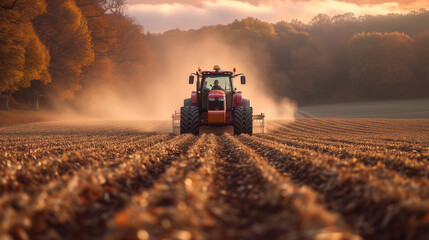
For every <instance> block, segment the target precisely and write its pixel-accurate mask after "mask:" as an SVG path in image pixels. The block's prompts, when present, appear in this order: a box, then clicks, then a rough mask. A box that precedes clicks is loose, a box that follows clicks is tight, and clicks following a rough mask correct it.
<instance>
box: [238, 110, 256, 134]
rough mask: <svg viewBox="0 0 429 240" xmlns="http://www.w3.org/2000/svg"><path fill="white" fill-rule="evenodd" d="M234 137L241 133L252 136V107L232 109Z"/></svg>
mask: <svg viewBox="0 0 429 240" xmlns="http://www.w3.org/2000/svg"><path fill="white" fill-rule="evenodd" d="M233 118H234V135H240V134H241V133H245V134H249V135H252V133H253V109H252V107H243V106H240V107H236V108H235V109H234V114H233Z"/></svg>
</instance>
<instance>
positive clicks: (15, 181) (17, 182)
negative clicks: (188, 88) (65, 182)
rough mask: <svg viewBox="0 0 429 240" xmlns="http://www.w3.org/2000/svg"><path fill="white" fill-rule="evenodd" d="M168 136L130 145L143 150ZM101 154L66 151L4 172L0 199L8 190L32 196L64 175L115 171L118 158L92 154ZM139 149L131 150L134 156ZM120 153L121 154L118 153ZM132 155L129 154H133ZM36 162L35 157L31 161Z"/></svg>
mask: <svg viewBox="0 0 429 240" xmlns="http://www.w3.org/2000/svg"><path fill="white" fill-rule="evenodd" d="M171 138H172V137H171V136H168V135H155V136H148V137H147V138H146V139H144V140H139V141H137V142H133V143H132V145H133V146H135V144H138V148H139V149H145V148H148V147H151V146H154V145H155V144H158V143H160V142H163V141H164V142H165V141H168V140H170V139H171ZM118 144H119V145H122V146H123V148H124V149H127V148H129V147H128V146H129V145H130V143H129V142H128V144H120V143H118ZM97 151H101V149H93V151H88V152H86V151H84V150H82V151H78V152H73V151H71V152H67V154H63V155H62V156H61V157H58V156H57V157H55V155H53V156H51V157H50V158H45V159H43V158H42V159H38V160H34V161H26V163H25V164H23V165H19V167H17V166H13V167H9V168H7V169H4V170H3V171H2V172H1V174H0V177H1V180H0V190H1V192H0V196H1V195H2V194H4V193H6V192H11V191H15V192H16V191H24V192H28V193H36V192H37V191H38V190H39V189H40V186H41V185H42V184H46V183H49V182H50V181H54V180H56V179H58V178H60V177H62V176H64V175H74V174H76V173H77V172H79V171H82V170H83V169H86V168H109V169H111V168H115V167H117V166H118V165H119V164H118V161H119V162H120V161H121V160H120V159H118V158H111V157H108V156H106V155H108V154H105V153H106V151H105V150H103V151H104V154H95V152H97ZM136 151H137V152H138V151H141V150H134V153H135V152H136ZM118 152H119V153H114V154H115V155H117V154H120V155H122V156H125V157H126V156H131V155H130V154H131V153H130V152H129V150H128V152H127V154H126V153H125V152H123V151H118ZM121 153H122V154H121ZM134 153H133V154H134ZM35 159H37V158H35Z"/></svg>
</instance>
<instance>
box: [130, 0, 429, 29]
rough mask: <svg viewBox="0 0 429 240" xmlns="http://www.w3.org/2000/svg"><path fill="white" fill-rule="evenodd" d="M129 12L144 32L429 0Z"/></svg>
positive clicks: (222, 1) (146, 5)
mask: <svg viewBox="0 0 429 240" xmlns="http://www.w3.org/2000/svg"><path fill="white" fill-rule="evenodd" d="M127 2H128V12H129V14H131V15H132V16H134V17H135V18H136V19H137V21H138V22H139V23H140V24H142V25H143V26H144V29H145V32H146V31H150V32H152V33H160V32H164V31H167V30H169V29H175V28H179V29H190V28H200V27H202V26H204V25H215V24H227V23H230V22H232V21H233V20H234V19H242V18H246V17H256V18H258V19H260V20H263V21H267V22H277V21H280V20H286V21H290V20H292V19H299V20H301V21H303V22H305V23H306V22H308V21H310V20H311V18H312V17H314V16H315V15H317V14H318V13H326V14H328V15H330V16H334V15H337V14H342V13H346V12H353V13H355V14H356V16H360V15H365V14H386V13H405V12H408V11H410V10H418V9H420V8H429V0H405V1H398V0H128V1H127Z"/></svg>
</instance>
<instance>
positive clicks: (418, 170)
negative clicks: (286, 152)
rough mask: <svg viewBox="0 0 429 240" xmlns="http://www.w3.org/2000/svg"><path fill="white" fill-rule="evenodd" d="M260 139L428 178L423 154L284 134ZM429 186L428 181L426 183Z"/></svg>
mask: <svg viewBox="0 0 429 240" xmlns="http://www.w3.org/2000/svg"><path fill="white" fill-rule="evenodd" d="M260 138H262V139H268V140H274V141H276V142H279V143H282V144H286V145H288V146H292V147H296V148H305V149H309V150H314V151H317V152H319V153H322V154H326V155H329V156H335V157H339V158H341V159H345V158H356V159H358V160H359V161H361V162H362V163H364V164H366V165H369V166H374V165H377V164H378V163H382V164H384V165H385V166H386V168H387V169H389V170H395V171H397V172H399V173H401V174H403V175H405V176H407V177H411V178H419V177H426V178H428V177H429V161H428V159H429V157H428V156H426V155H425V154H413V153H395V152H394V151H391V150H387V149H366V150H361V149H360V148H354V147H353V146H352V145H350V146H342V145H339V146H336V145H335V144H327V143H310V142H307V141H300V140H294V139H292V138H291V137H289V136H287V135H286V134H268V135H262V136H260ZM427 183H428V185H429V181H427Z"/></svg>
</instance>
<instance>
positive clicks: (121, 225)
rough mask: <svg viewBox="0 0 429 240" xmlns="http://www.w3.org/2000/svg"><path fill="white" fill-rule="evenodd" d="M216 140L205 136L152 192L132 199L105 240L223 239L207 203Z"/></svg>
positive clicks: (119, 213) (117, 215)
mask: <svg viewBox="0 0 429 240" xmlns="http://www.w3.org/2000/svg"><path fill="white" fill-rule="evenodd" d="M215 138H216V137H215V135H213V134H210V135H205V134H203V135H202V136H201V137H200V139H199V140H198V142H197V144H195V145H194V146H193V147H192V148H191V149H190V150H189V151H188V153H187V154H186V155H185V156H182V157H181V158H180V159H178V160H177V161H175V162H174V164H173V165H172V166H171V167H170V168H169V169H167V171H166V172H165V174H164V175H163V176H162V177H161V178H160V179H159V181H157V182H156V183H155V184H154V187H153V188H152V189H150V190H148V191H145V192H143V193H142V194H141V195H137V196H135V197H133V199H132V200H131V201H130V202H129V203H128V205H127V206H126V207H125V208H124V209H123V210H122V211H120V212H118V213H117V214H116V215H115V216H114V218H112V219H111V220H110V231H109V232H108V233H107V234H106V235H105V239H142V238H143V239H222V235H223V234H222V232H221V231H219V232H216V231H214V230H215V229H219V227H216V226H217V224H216V219H214V218H213V216H214V214H213V213H212V209H211V208H210V207H209V205H208V203H207V200H208V198H209V197H210V194H208V191H209V189H211V188H212V187H213V183H212V181H211V179H212V172H213V169H212V168H211V167H212V165H213V162H214V161H215V152H214V151H215V150H216V149H217V147H218V146H217V145H216V143H217V142H216V140H215Z"/></svg>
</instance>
